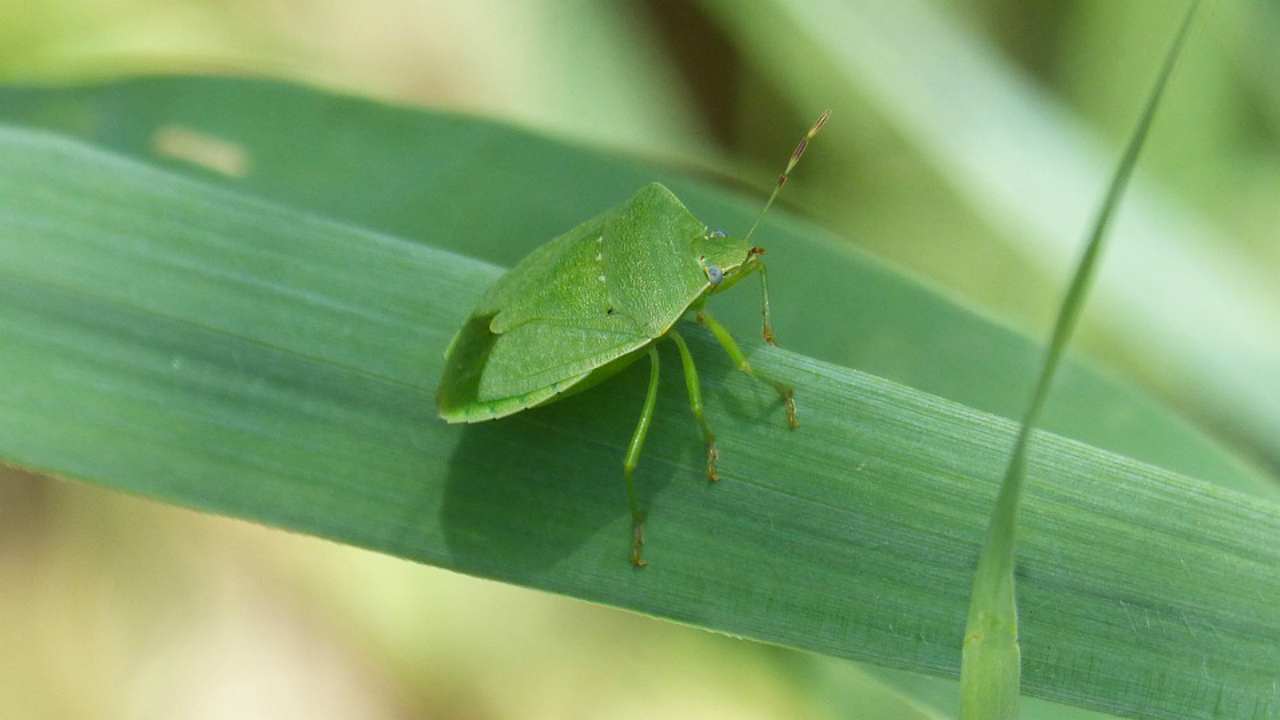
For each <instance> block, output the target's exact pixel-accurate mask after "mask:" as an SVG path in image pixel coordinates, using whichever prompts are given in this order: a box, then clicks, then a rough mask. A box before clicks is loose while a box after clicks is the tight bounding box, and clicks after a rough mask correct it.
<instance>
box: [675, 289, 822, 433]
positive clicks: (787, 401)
mask: <svg viewBox="0 0 1280 720" xmlns="http://www.w3.org/2000/svg"><path fill="white" fill-rule="evenodd" d="M696 318H697V320H698V324H699V325H701V326H703V327H705V328H707V329H708V330H710V331H711V334H712V335H715V336H716V340H718V341H719V342H720V346H721V347H723V348H724V350H725V352H727V353H729V358H730V359H731V360H733V362H734V364H735V365H737V366H738V369H739V370H741V371H742V372H744V373H746V374H748V375H750V376H752V377H754V378H759V379H760V380H763V381H764V382H767V383H769V384H770V385H772V386H773V389H775V390H777V391H778V395H780V396H781V397H782V404H783V406H784V407H785V408H786V409H787V424H788V425H790V426H791V428H792V429H793V430H794V429H795V428H798V427H800V420H799V419H798V418H797V417H796V391H795V388H793V387H791V386H790V385H787V384H786V383H783V382H779V381H777V380H773V379H771V378H767V377H762V376H761V375H760V374H759V373H757V372H756V371H755V370H754V369H753V368H752V367H751V363H749V362H747V356H746V355H743V354H742V348H740V347H738V343H737V341H736V340H734V339H733V336H732V335H730V334H729V329H728V328H726V327H725V326H724V325H721V324H720V322H719V321H717V320H716V319H715V318H714V317H712V316H711V313H709V312H707V310H706V309H705V308H704V309H701V310H699V311H698V314H697V315H696Z"/></svg>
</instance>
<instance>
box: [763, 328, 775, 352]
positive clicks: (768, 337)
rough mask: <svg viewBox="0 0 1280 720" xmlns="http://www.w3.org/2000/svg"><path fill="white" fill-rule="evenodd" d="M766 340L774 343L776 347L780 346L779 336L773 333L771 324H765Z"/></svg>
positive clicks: (771, 343)
mask: <svg viewBox="0 0 1280 720" xmlns="http://www.w3.org/2000/svg"><path fill="white" fill-rule="evenodd" d="M764 341H765V342H767V343H769V344H770V345H773V346H774V347H777V346H778V341H777V338H775V337H774V335H773V327H772V326H770V325H765V326H764Z"/></svg>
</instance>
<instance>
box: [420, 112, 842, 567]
mask: <svg viewBox="0 0 1280 720" xmlns="http://www.w3.org/2000/svg"><path fill="white" fill-rule="evenodd" d="M826 118H827V115H826V113H824V114H823V115H822V117H820V118H819V119H818V122H817V123H816V124H815V125H814V126H813V128H812V129H810V131H809V133H808V134H807V135H806V136H805V138H804V139H803V140H801V142H800V144H799V145H798V146H797V147H796V150H795V152H794V153H792V156H791V160H790V162H789V163H788V165H787V170H786V172H784V173H783V174H782V175H781V176H779V179H778V184H777V186H776V187H775V188H774V191H773V194H772V195H770V197H769V202H768V203H766V204H765V207H764V210H762V211H761V215H762V216H763V214H764V212H765V211H767V210H768V208H769V205H771V204H772V203H773V200H774V198H775V197H777V194H778V191H779V190H780V189H781V188H782V186H783V184H785V182H786V179H787V177H788V175H789V173H790V171H791V169H792V168H793V167H794V166H795V164H796V162H797V161H798V160H799V159H800V155H801V154H802V153H803V152H804V148H805V146H806V144H807V142H808V140H809V139H811V138H812V137H813V136H814V135H815V134H816V133H817V132H818V130H819V129H821V127H822V125H823V124H824V123H825V122H826ZM758 223H759V218H757V219H756V224H757V225H758ZM755 227H756V225H753V226H752V228H751V231H749V232H748V233H747V235H746V236H745V237H743V238H734V237H729V236H726V235H725V234H724V233H722V232H719V231H710V230H709V229H708V228H707V226H706V225H704V224H703V223H702V222H700V221H699V220H698V219H697V218H695V217H694V216H693V214H692V213H690V212H689V210H688V209H687V208H685V206H684V205H683V204H682V203H681V202H680V201H679V200H678V199H677V198H676V197H675V195H673V194H672V193H671V191H670V190H668V189H667V188H665V187H663V186H662V185H660V184H658V183H651V184H649V185H646V186H645V187H643V188H641V189H640V191H639V192H637V193H636V194H635V195H634V196H632V198H631V199H630V200H628V201H627V202H626V203H624V204H623V205H621V206H619V207H617V208H614V209H613V210H609V211H606V212H604V213H602V214H600V215H598V216H596V217H594V218H592V219H590V220H588V221H586V222H584V223H582V224H581V225H579V226H578V227H576V228H574V229H572V230H570V231H569V232H567V233H565V234H563V235H561V236H559V237H557V238H555V239H553V240H551V241H550V242H548V243H547V244H545V245H543V246H541V247H539V248H538V249H536V250H534V251H533V252H532V253H530V254H529V255H528V256H526V257H525V258H524V259H523V260H521V261H520V262H519V263H517V264H516V266H515V267H514V268H512V269H511V270H510V271H509V272H508V273H507V274H506V275H504V276H502V277H501V278H500V279H499V280H498V281H497V282H496V283H495V284H494V285H493V286H492V287H491V288H489V290H488V291H487V292H486V293H485V294H484V296H483V297H482V298H481V299H480V302H479V304H477V306H476V308H475V309H474V310H473V311H472V312H471V315H470V316H469V317H468V319H467V321H466V322H465V324H464V325H463V326H462V328H461V329H460V330H459V331H458V333H457V334H456V335H455V336H454V338H453V340H452V341H451V342H450V343H449V347H448V349H447V350H446V351H445V366H444V374H443V376H442V377H441V380H440V387H439V390H438V391H437V396H436V402H437V407H438V409H439V412H440V417H442V418H444V419H445V420H446V421H448V422H451V423H459V422H465V423H471V422H482V421H486V420H494V419H497V418H501V417H505V416H507V415H511V414H513V413H517V412H520V411H521V410H526V409H528V408H532V407H536V406H539V405H545V404H547V403H550V402H554V401H555V400H558V399H560V398H563V397H565V396H567V395H571V394H575V393H577V392H581V391H582V390H585V389H587V388H589V387H593V386H595V385H596V384H598V383H600V382H602V381H604V380H607V379H608V378H610V377H612V376H613V375H615V374H617V373H618V372H620V371H621V370H623V369H624V368H626V367H627V366H628V365H630V364H631V363H632V362H634V361H636V360H638V359H640V358H641V357H642V356H647V357H648V359H649V363H650V372H649V389H648V392H647V393H646V396H645V402H644V407H643V410H642V412H641V415H640V420H639V422H638V424H637V426H636V430H635V433H634V434H633V435H632V438H631V443H630V445H629V446H628V449H627V455H626V460H625V462H624V465H623V468H624V469H623V475H624V478H625V480H626V486H627V497H628V500H629V502H630V507H631V516H632V522H633V539H632V550H631V560H632V563H633V564H634V565H636V566H637V567H643V566H644V565H645V561H644V559H643V558H642V557H641V550H642V548H643V545H644V514H643V512H642V511H641V510H640V508H639V506H638V504H637V501H636V495H635V491H634V485H633V482H632V474H633V472H634V470H635V467H636V463H637V462H638V460H639V457H640V451H641V448H642V447H643V445H644V439H645V435H646V434H647V432H648V429H649V424H650V422H651V420H652V418H653V411H654V404H655V400H656V398H657V384H658V353H657V351H656V349H655V347H654V346H655V344H656V343H657V342H658V341H659V340H662V339H663V338H670V339H671V340H672V341H673V342H674V343H675V345H676V348H677V350H678V351H679V354H680V359H681V364H682V365H683V367H684V374H685V383H686V386H687V388H688V391H689V401H690V405H691V406H692V408H693V414H694V417H695V419H696V420H697V422H698V425H699V427H700V429H701V431H702V436H703V440H704V441H705V442H706V446H707V477H708V479H710V480H712V481H715V480H717V479H718V476H717V472H716V460H717V458H718V457H719V452H718V450H717V449H716V444H715V435H714V433H712V431H711V428H710V426H709V425H708V423H707V420H706V418H705V417H704V416H703V412H702V393H701V390H700V387H699V384H698V375H697V369H696V368H695V367H694V363H693V358H692V357H691V356H690V354H689V349H688V347H687V345H686V344H685V341H684V338H683V337H681V335H680V333H679V332H678V331H677V330H676V327H675V326H676V323H677V322H678V321H679V320H680V319H681V318H683V317H684V316H685V315H686V314H689V313H693V314H694V316H695V318H696V319H697V321H698V323H699V324H701V325H703V326H704V327H706V328H708V329H709V330H710V331H711V332H712V334H713V335H715V337H716V339H717V340H718V341H719V342H720V344H721V345H723V346H724V348H725V350H726V351H727V352H728V353H729V355H730V357H731V358H732V359H733V361H734V363H735V364H736V365H737V366H738V368H739V369H741V370H742V371H744V372H746V373H748V374H752V375H756V373H754V371H753V370H752V368H751V365H750V364H749V363H748V362H747V360H746V357H745V356H744V355H743V354H742V351H741V350H740V349H739V348H738V345H737V343H736V342H735V341H734V340H733V337H732V336H731V335H730V334H729V332H728V330H726V329H725V328H724V326H723V325H721V324H720V323H719V322H717V321H716V320H715V318H714V317H712V315H711V314H710V313H709V312H708V311H707V310H706V308H705V302H706V299H707V298H708V297H709V296H710V295H713V294H715V293H718V292H722V291H724V290H727V289H728V288H730V287H732V286H733V285H735V284H736V283H737V282H739V281H740V280H742V279H743V278H744V277H746V276H748V275H750V274H752V273H758V274H759V275H760V279H761V287H762V289H763V297H764V300H763V315H764V333H763V334H764V338H765V340H766V341H768V342H769V343H771V344H772V343H773V341H774V339H773V327H772V324H771V322H770V319H769V294H768V285H767V280H766V274H765V266H764V263H763V261H762V260H761V259H760V256H761V255H762V254H763V253H764V250H762V249H761V248H758V247H754V246H752V245H751V244H750V238H751V235H752V233H754V231H755ZM757 376H758V375H757ZM762 379H764V378H762ZM764 380H765V381H766V382H769V383H770V384H772V385H773V386H774V388H775V389H776V390H777V391H778V393H779V395H780V396H781V397H782V399H783V402H784V404H785V406H786V411H787V420H788V423H789V424H790V425H791V427H796V426H797V424H798V423H797V420H796V411H795V400H794V392H793V390H792V389H791V387H790V386H788V385H785V384H783V383H781V382H778V381H774V380H768V379H764Z"/></svg>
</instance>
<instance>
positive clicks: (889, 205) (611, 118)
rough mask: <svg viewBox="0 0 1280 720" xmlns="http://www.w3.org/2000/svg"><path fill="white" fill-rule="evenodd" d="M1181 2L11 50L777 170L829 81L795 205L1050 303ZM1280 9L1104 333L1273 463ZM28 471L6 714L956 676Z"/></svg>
mask: <svg viewBox="0 0 1280 720" xmlns="http://www.w3.org/2000/svg"><path fill="white" fill-rule="evenodd" d="M1179 14H1180V9H1179V8H1178V7H1177V6H1176V4H1175V3H1169V2H1166V1H1165V0H1142V1H1138V0H1134V1H1131V2H1124V3H1115V2H1106V1H1104V0H1089V1H1073V2H1029V3H1028V2H1014V1H1012V0H982V1H978V0H969V1H966V2H959V3H943V2H925V1H924V0H911V1H910V2H896V3H889V2H875V1H867V2H847V3H834V2H803V3H801V2H795V3H791V2H783V1H778V2H759V3H733V2H729V1H728V0H705V1H704V2H689V3H683V2H679V3H677V2H633V3H628V2H585V1H581V0H579V1H569V0H566V1H564V2H553V1H550V0H548V1H545V2H529V3H511V2H473V3H449V2H411V1H410V0H394V1H393V0H386V1H384V2H378V3H367V4H359V3H347V2H337V1H336V0H216V1H215V0H207V1H204V2H200V1H196V0H164V1H161V0H118V1H117V2H101V1H99V2H93V1H90V0H47V1H45V2H40V3H33V2H24V1H21V0H0V80H3V81H5V82H9V83H19V82H21V83H40V84H64V83H72V82H82V81H86V80H94V79H106V78H112V77H119V76H124V75H131V74H138V73H174V72H197V73H204V72H207V73H235V74H254V75H265V76H271V77H279V78H286V79H292V80H297V81H301V82H304V83H308V84H313V85H317V86H322V87H326V88H332V89H338V90H341V91H344V92H350V93H353V94H359V95H363V96H372V97H376V98H381V99H386V100H390V101H394V102H398V103H407V104H421V105H428V106H431V107H436V108H447V109H454V110H460V111H464V112H468V113H474V114H479V115H483V116H487V117H492V118H497V119H500V120H503V121H507V122H510V123H514V124H517V125H521V126H525V127H530V128H533V129H536V130H538V131H541V132H545V133H547V134H551V135H554V136H558V137H562V138H566V139H570V140H572V141H574V142H579V143H586V144H591V145H596V146H601V147H605V148H610V149H614V150H617V151H620V152H623V153H627V154H633V155H637V156H642V157H647V158H654V159H657V160H659V161H662V162H666V163H670V164H673V165H678V166H682V167H688V168H692V169H695V170H696V171H698V172H702V173H705V174H707V175H710V176H714V177H719V178H721V179H722V180H723V182H725V183H728V184H734V185H737V186H739V187H744V188H752V189H758V190H759V191H760V193H761V196H762V199H763V194H764V192H765V191H766V190H767V189H768V187H769V185H770V183H771V182H772V178H773V176H774V174H775V173H776V172H777V170H778V169H779V165H780V164H781V163H782V162H783V161H784V160H785V158H786V154H787V153H788V152H789V150H790V148H791V146H792V144H793V143H794V142H795V140H796V139H797V137H798V135H799V133H800V132H801V130H802V129H803V127H805V126H806V125H807V123H808V122H810V121H811V120H812V118H813V117H814V116H816V114H817V112H818V111H819V110H821V109H822V108H824V107H831V108H833V110H834V118H833V120H832V123H831V125H830V126H829V128H828V130H827V131H826V132H825V134H824V135H823V137H822V138H821V139H820V140H819V141H818V143H817V144H816V145H815V146H814V149H813V150H812V151H811V152H810V154H809V155H807V156H806V160H805V163H804V165H803V166H802V167H801V169H800V170H799V171H798V172H797V176H796V181H795V182H794V183H792V184H791V185H790V186H789V188H788V191H787V193H786V194H785V195H784V196H783V199H782V202H783V204H784V205H787V206H789V207H790V208H791V209H792V210H794V211H797V212H800V213H804V214H808V215H810V216H812V217H814V218H815V219H817V220H818V221H819V222H821V223H822V224H824V225H826V226H827V227H829V228H831V229H833V230H835V231H836V232H837V233H838V234H839V235H841V236H842V237H845V238H847V239H848V241H849V242H851V243H856V244H857V245H859V246H860V247H863V248H864V249H867V250H869V251H871V252H873V253H875V254H877V255H879V256H881V257H884V258H887V259H889V260H891V261H893V262H895V263H897V264H898V265H900V266H902V267H904V268H907V269H908V270H909V271H911V272H914V273H916V274H917V275H919V276H921V277H924V278H926V279H927V280H929V281H930V282H932V283H933V284H935V285H937V286H939V287H941V288H944V289H945V290H947V291H949V292H950V293H951V294H952V295H953V296H954V297H955V298H957V299H958V300H959V301H960V302H962V303H964V304H967V305H969V306H972V307H974V308H977V309H979V311H980V312H983V313H985V314H988V315H990V316H992V317H995V318H997V319H998V320H1000V321H1003V322H1005V323H1007V324H1009V325H1011V326H1013V327H1016V328H1018V329H1021V330H1023V331H1025V332H1027V333H1030V334H1033V335H1036V336H1040V335H1042V334H1043V332H1044V329H1045V328H1046V327H1047V324H1048V322H1049V320H1050V318H1051V312H1052V309H1053V307H1054V303H1055V302H1056V300H1057V298H1058V295H1059V293H1060V292H1061V289H1062V286H1063V284H1064V283H1065V280H1066V274H1067V272H1068V268H1069V267H1070V261H1071V259H1072V257H1073V256H1074V251H1075V247H1076V245H1077V244H1078V242H1079V240H1080V237H1081V236H1082V234H1083V232H1084V230H1085V228H1086V226H1087V224H1088V222H1089V219H1090V215H1091V213H1092V211H1093V208H1094V207H1095V205H1096V204H1097V202H1098V196H1099V195H1100V193H1101V191H1102V189H1103V187H1104V184H1105V182H1106V177H1107V171H1108V168H1109V166H1110V164H1111V163H1112V158H1113V157H1114V156H1115V155H1116V154H1117V152H1118V148H1119V146H1120V144H1121V143H1122V142H1123V141H1124V139H1125V137H1126V134H1127V133H1128V132H1129V130H1130V128H1131V126H1132V124H1133V121H1134V119H1135V118H1136V115H1137V112H1138V109H1139V107H1140V105H1141V103H1142V102H1143V100H1144V97H1145V92H1146V90H1147V88H1148V86H1149V84H1150V82H1151V79H1152V77H1153V75H1154V71H1155V68H1156V67H1157V65H1158V63H1159V61H1160V58H1161V53H1162V51H1163V48H1164V47H1165V45H1166V44H1167V42H1168V40H1169V38H1170V37H1171V34H1172V32H1173V29H1174V28H1175V26H1176V24H1177V22H1178V19H1179ZM1277 37H1280V6H1277V5H1276V4H1275V3H1262V2H1238V3H1211V4H1209V5H1208V6H1207V7H1206V8H1205V11H1204V12H1203V13H1202V16H1201V18H1200V23H1199V25H1198V27H1197V29H1196V30H1195V32H1194V34H1193V37H1192V41H1191V44H1190V46H1189V48H1188V51H1187V53H1186V55H1185V57H1184V58H1183V60H1182V63H1181V68H1180V70H1179V73H1178V76H1177V78H1176V79H1175V80H1174V83H1173V86H1172V87H1171V90H1170V94H1169V97H1168V99H1167V102H1166V105H1165V107H1164V108H1163V109H1162V111H1161V115H1160V117H1159V118H1158V119H1157V122H1156V129H1155V131H1154V133H1153V135H1152V138H1151V141H1150V143H1149V145H1148V147H1147V149H1146V150H1145V155H1144V158H1143V160H1142V162H1141V164H1140V171H1139V174H1138V179H1137V182H1136V183H1135V187H1134V191H1133V193H1132V195H1131V199H1130V201H1129V202H1127V203H1126V205H1125V206H1124V209H1123V210H1122V212H1121V218H1120V221H1119V222H1118V224H1117V226H1116V230H1115V235H1114V237H1113V240H1114V242H1113V245H1112V247H1111V248H1110V249H1109V250H1108V256H1107V259H1106V261H1105V262H1104V270H1103V273H1102V277H1101V278H1100V280H1099V283H1098V287H1097V293H1096V294H1095V297H1094V298H1093V300H1092V301H1091V304H1090V306H1089V309H1088V311H1087V313H1086V316H1085V318H1084V325H1083V328H1082V329H1083V333H1082V338H1081V344H1080V346H1079V347H1078V348H1077V350H1078V352H1080V353H1081V354H1083V355H1086V356H1088V357H1089V358H1090V359H1091V360H1092V361H1093V362H1095V363H1096V364H1097V365H1099V366H1101V367H1102V368H1103V369H1105V370H1109V371H1110V372H1112V373H1114V374H1115V375H1117V376H1120V377H1124V378H1126V379H1127V380H1130V381H1132V382H1134V383H1136V384H1138V385H1140V386H1145V387H1146V388H1147V389H1149V390H1150V391H1151V392H1153V393H1154V394H1156V395H1157V396H1159V397H1161V398H1162V399H1163V400H1164V401H1165V402H1166V403H1167V404H1169V405H1171V406H1173V407H1174V408H1176V409H1177V410H1179V411H1180V412H1181V413H1182V414H1183V415H1184V416H1185V417H1187V418H1188V419H1190V420H1191V421H1192V422H1194V423H1196V424H1197V425H1199V426H1200V427H1201V428H1203V429H1204V430H1205V431H1206V432H1208V433H1209V434H1211V435H1213V436H1216V437H1217V438H1218V439H1220V440H1221V441H1222V442H1224V443H1225V444H1227V445H1229V446H1230V447H1231V448H1232V449H1233V450H1234V451H1235V452H1236V453H1237V454H1238V455H1240V456H1241V457H1242V458H1244V459H1246V460H1247V461H1249V462H1251V463H1253V464H1255V465H1257V466H1258V467H1260V468H1263V469H1264V470H1268V471H1270V472H1271V474H1272V475H1275V474H1276V471H1277V469H1280V441H1278V440H1276V437H1277V433H1275V429H1276V428H1277V427H1278V426H1280V393H1276V392H1275V386H1274V376H1275V373H1274V370H1275V369H1276V368H1277V367H1280V336H1277V334H1276V333H1275V332H1274V328H1275V327H1277V321H1278V320H1280V291H1277V289H1276V287H1275V284H1274V283H1273V282H1271V281H1270V276H1271V274H1272V273H1268V272H1267V269H1268V268H1272V267H1276V265H1277V261H1280V243H1277V242H1276V241H1277V240H1280V237H1278V236H1280V231H1278V228H1280V142H1277V141H1278V140H1280V78H1278V77H1277V74H1276V68H1280V42H1277V41H1276V38H1277ZM771 250H773V251H774V252H785V248H771ZM798 281H799V280H797V279H795V278H790V279H788V278H783V277H778V278H776V279H775V281H774V282H775V283H777V284H784V283H788V282H798ZM779 332H780V333H782V335H783V337H784V339H785V328H780V329H779ZM940 361H943V360H942V359H940ZM0 472H4V473H5V475H4V477H3V481H2V482H0V588H3V592H0V617H2V618H3V619H0V648H4V649H5V652H0V715H3V716H4V717H23V718H27V717H30V718H64V717H104V718H117V717H118V718H151V717H156V718H159V717H174V716H181V717H192V718H246V717H272V718H290V717H298V718H302V717H307V718H315V717H335V718H337V717H344V718H350V717H362V718H365V717H367V718H401V717H405V718H407V717H442V718H517V717H518V718H540V717H546V718H574V717H611V718H625V717H735V718H739V717H741V718H753V717H760V718H765V717H894V718H899V717H946V716H947V715H946V714H945V713H946V708H947V707H948V706H947V702H948V700H947V692H948V687H947V685H946V684H945V683H941V684H938V685H934V686H930V687H928V688H924V689H922V688H920V687H914V686H912V685H911V684H910V683H909V682H908V681H907V680H905V679H903V678H902V677H894V678H892V679H891V681H890V684H888V685H882V684H881V680H882V679H883V677H882V676H880V675H874V676H873V675H869V674H867V673H866V672H864V671H862V670H859V669H857V668H854V667H853V666H851V665H847V664H844V663H836V662H834V661H826V660H819V659H816V658H810V657H808V656H802V655H799V654H796V653H791V652H785V651H781V650H774V649H770V648H763V647H759V646H756V645H754V644H750V643H746V642H742V641H737V640H733V639H729V638H724V637H720V636H714V635H710V634H707V633H702V632H698V631H694V630H689V629H686V628H682V627H679V626H676V625H673V624H669V623H661V622H657V621H653V620H649V619H646V618H641V617H637V616H634V615H628V614H624V613H621V612H617V611H613V610H609V609H604V608H598V607H594V606H589V605H586V604H584V603H580V602H576V601H571V600H567V599H563V598H559V597H553V596H549V595H545V594H540V593H536V592H532V591H527V590H521V589H517V588H512V587H508V586H504V585H500V584H496V583H490V582H484V581H479V580H474V579H470V578H466V577H462V576H458V575H454V574H450V573H447V572H444V571H440V570H435V569H432V568H427V567H420V566H416V565H412V564H409V563H406V562H403V561H399V560H395V559H391V558H386V557H382V556H378V555H375V554H372V553H368V552H364V551H360V550H355V549H352V548H347V547H342V546H338V545H334V544H330V543H325V542H322V541H319V540H314V539H309V538H302V537H297V536H291V535H288V534H286V533H282V532H277V531H271V530H267V529H264V528H260V527H256V526H252V525H249V524H245V523H241V522H237V521H230V520H225V519H219V518H214V517H207V516H201V515H197V514H195V513H191V512H188V511H183V510H178V509H174V508H170V507H167V506H162V505H159V504H155V503H152V502H149V501H143V500H139V499H135V498H129V497H125V496H121V495H117V494H113V493H109V492H107V491H104V490H100V489H96V488H90V487H87V486H83V485H79V484H75V483H66V482H61V481H57V480H49V479H42V478H35V477H31V476H27V475H24V474H21V473H17V472H12V471H0ZM935 696H937V697H941V698H942V700H941V701H939V702H938V704H934V700H933V698H934V697H935ZM904 698H910V699H904ZM1032 708H1033V711H1034V712H1042V713H1045V714H1044V715H1042V716H1049V715H1051V714H1054V713H1055V712H1056V711H1055V710H1052V709H1046V708H1047V706H1039V705H1034V706H1032ZM939 713H942V714H939ZM1061 716H1063V717H1066V716H1067V715H1061ZM1072 716H1075V715H1072Z"/></svg>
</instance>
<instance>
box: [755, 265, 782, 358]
mask: <svg viewBox="0 0 1280 720" xmlns="http://www.w3.org/2000/svg"><path fill="white" fill-rule="evenodd" d="M756 264H757V265H758V266H759V267H760V294H761V297H762V298H763V302H762V304H761V306H760V314H761V315H764V341H765V342H767V343H769V344H770V345H777V344H778V343H776V342H774V338H773V321H772V320H770V319H769V271H768V270H767V269H765V266H764V263H762V262H760V261H759V260H757V261H756Z"/></svg>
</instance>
